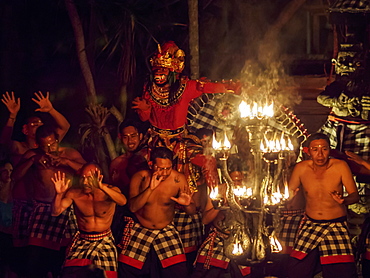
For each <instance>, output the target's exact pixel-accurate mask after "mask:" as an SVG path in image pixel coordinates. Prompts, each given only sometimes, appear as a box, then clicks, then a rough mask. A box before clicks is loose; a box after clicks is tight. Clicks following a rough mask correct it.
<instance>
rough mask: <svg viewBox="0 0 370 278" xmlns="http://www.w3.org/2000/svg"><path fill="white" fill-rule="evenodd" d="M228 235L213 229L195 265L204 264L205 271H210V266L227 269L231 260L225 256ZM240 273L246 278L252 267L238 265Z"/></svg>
mask: <svg viewBox="0 0 370 278" xmlns="http://www.w3.org/2000/svg"><path fill="white" fill-rule="evenodd" d="M225 238H227V235H225V234H222V233H221V232H219V231H217V229H216V228H214V227H213V228H211V230H210V231H209V234H208V237H207V238H206V239H205V241H204V242H203V244H202V245H201V247H200V248H199V250H198V255H197V258H196V259H195V262H194V264H196V263H200V264H203V267H204V269H209V268H210V266H214V267H219V268H223V269H227V268H228V266H229V263H230V259H229V258H228V257H226V256H225V255H224V239H225ZM238 268H239V270H240V273H241V274H242V275H243V276H245V275H248V274H249V273H250V267H248V266H242V265H238Z"/></svg>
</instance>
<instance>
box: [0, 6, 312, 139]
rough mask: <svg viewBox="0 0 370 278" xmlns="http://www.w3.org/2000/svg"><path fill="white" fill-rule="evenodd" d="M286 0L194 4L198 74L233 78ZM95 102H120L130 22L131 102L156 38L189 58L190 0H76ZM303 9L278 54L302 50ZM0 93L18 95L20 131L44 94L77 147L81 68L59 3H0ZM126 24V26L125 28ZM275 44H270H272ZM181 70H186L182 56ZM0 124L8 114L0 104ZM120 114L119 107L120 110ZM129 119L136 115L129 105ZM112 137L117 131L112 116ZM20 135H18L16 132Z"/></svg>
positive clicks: (83, 97) (82, 89)
mask: <svg viewBox="0 0 370 278" xmlns="http://www.w3.org/2000/svg"><path fill="white" fill-rule="evenodd" d="M288 2H289V1H287V0H279V1H274V0H265V1H255V0H244V1H237V0H234V1H232V0H230V1H229V0H227V1H222V0H218V1H217V0H215V1H212V0H209V1H202V0H200V1H199V24H200V29H199V33H200V55H201V58H200V59H201V60H200V72H201V76H207V77H208V78H210V79H212V80H220V79H221V78H238V77H240V76H238V75H239V74H240V71H241V69H242V67H243V65H244V61H245V60H247V59H253V58H255V55H256V49H257V47H258V45H257V42H258V41H259V39H260V38H261V36H262V34H263V33H264V31H265V30H266V28H267V26H268V25H269V24H271V23H272V22H273V21H274V20H275V19H276V18H277V16H278V15H279V13H280V12H281V10H282V9H283V8H284V7H285V6H286V3H288ZM75 3H76V7H77V9H78V12H79V16H80V18H81V21H82V24H83V28H84V32H85V42H86V49H87V53H88V56H89V62H90V64H91V65H92V69H93V75H94V80H95V86H96V91H97V95H98V99H99V101H100V102H101V103H103V105H104V106H106V107H110V106H111V105H113V104H114V105H116V106H117V105H118V106H119V101H118V99H119V98H120V93H119V90H120V86H121V77H122V71H120V70H119V68H120V60H121V58H122V56H123V55H122V53H123V52H124V51H127V41H128V40H127V37H128V34H127V32H125V30H127V29H125V28H127V24H132V23H133V25H132V26H133V32H134V35H133V37H132V38H133V40H132V45H133V49H134V53H135V55H133V56H134V58H135V59H134V60H135V63H136V68H135V70H134V74H133V75H132V76H133V78H132V79H131V80H130V82H129V84H128V91H129V93H128V95H127V101H128V103H130V102H131V100H132V99H133V98H134V97H136V96H139V95H140V94H141V88H142V85H143V82H144V80H145V78H146V77H147V75H148V73H149V70H148V58H149V57H150V55H151V53H153V51H155V49H156V41H157V42H160V43H163V42H164V41H166V40H174V41H175V42H176V43H177V44H178V45H179V46H180V48H182V49H184V50H185V52H186V54H188V53H189V46H188V28H187V24H188V13H187V1H185V0H180V1H176V0H173V1H170V0H166V1H159V0H158V1H149V0H141V1H130V0H126V1H118V0H117V1H112V0H105V1H103V0H100V1H82V0H76V1H75ZM300 13H302V11H300V12H298V13H297V15H296V16H295V17H294V18H293V20H292V24H290V27H289V26H288V27H286V28H285V29H284V30H283V31H284V33H283V34H282V35H281V36H279V39H281V40H284V44H281V45H283V47H282V51H285V52H289V53H292V52H297V54H299V53H300V52H304V47H305V42H304V37H302V36H304V35H303V34H301V33H299V32H300V31H302V28H304V27H303V23H302V20H299V18H302V14H300ZM0 15H1V19H0V22H1V24H0V28H1V31H0V34H1V44H0V63H1V64H0V65H1V71H0V92H1V93H4V92H5V91H14V92H15V94H16V96H18V97H21V99H22V102H21V103H22V107H21V110H22V111H21V112H22V113H20V115H19V117H18V118H19V120H18V122H17V124H18V125H17V126H18V128H16V131H17V130H18V133H19V126H20V124H21V123H22V120H23V119H24V117H26V115H30V113H32V111H33V110H34V109H35V108H37V105H36V104H34V103H33V102H32V101H31V97H32V96H33V93H34V92H35V91H42V92H45V93H46V91H49V92H50V94H51V97H50V98H51V100H52V102H53V104H54V106H55V108H56V109H57V110H59V111H60V112H62V113H63V114H64V115H65V117H66V118H67V119H68V120H69V121H70V123H71V129H70V131H69V132H68V134H67V136H66V138H65V140H64V141H65V142H64V143H65V144H67V145H72V146H78V143H79V136H76V135H77V132H78V128H79V125H80V124H81V123H83V122H86V120H87V115H86V113H85V112H84V108H85V106H86V86H85V83H84V80H83V78H82V75H81V71H80V68H79V64H78V60H77V56H76V51H75V40H74V36H73V31H72V27H71V22H70V19H69V17H68V13H67V11H66V8H65V5H64V1H40V0H32V1H25V0H23V1H21V0H13V1H12V0H8V1H6V0H3V1H1V3H0ZM125 26H126V27H125ZM271 47H274V44H273V43H272V44H271ZM187 58H188V59H187V67H186V69H185V72H187V73H189V70H188V69H189V65H188V63H189V57H188V56H187ZM0 107H1V108H0V117H1V118H0V119H1V121H0V124H1V125H3V124H4V123H5V120H6V118H7V116H8V112H7V110H6V108H5V106H4V105H3V104H1V106H0ZM118 108H119V109H120V110H124V109H125V108H124V107H118ZM127 113H128V115H133V112H132V111H131V110H130V108H129V107H128V111H127ZM109 124H110V125H111V127H110V128H111V131H112V133H113V134H112V135H113V136H115V135H114V131H115V128H116V126H115V125H116V122H115V121H114V119H110V122H109ZM16 135H17V132H16Z"/></svg>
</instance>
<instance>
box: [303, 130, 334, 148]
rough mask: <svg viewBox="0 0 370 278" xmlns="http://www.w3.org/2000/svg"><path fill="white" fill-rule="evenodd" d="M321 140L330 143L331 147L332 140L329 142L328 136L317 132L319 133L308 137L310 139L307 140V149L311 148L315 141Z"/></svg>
mask: <svg viewBox="0 0 370 278" xmlns="http://www.w3.org/2000/svg"><path fill="white" fill-rule="evenodd" d="M319 139H323V140H325V141H326V142H327V143H328V145H329V146H330V140H329V137H328V136H327V135H326V134H324V133H320V132H317V133H314V134H311V135H310V136H309V137H308V139H307V141H306V144H307V147H309V146H310V144H311V142H312V141H314V140H319Z"/></svg>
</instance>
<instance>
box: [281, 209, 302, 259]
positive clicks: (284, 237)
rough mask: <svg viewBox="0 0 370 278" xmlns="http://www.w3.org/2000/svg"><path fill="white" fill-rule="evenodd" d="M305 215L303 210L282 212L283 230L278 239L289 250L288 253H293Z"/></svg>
mask: <svg viewBox="0 0 370 278" xmlns="http://www.w3.org/2000/svg"><path fill="white" fill-rule="evenodd" d="M303 214H304V210H301V209H299V210H281V211H280V215H281V217H280V219H281V224H282V228H281V230H280V233H279V235H278V239H279V241H280V243H281V245H282V246H284V247H285V249H289V250H287V252H288V253H289V252H290V251H291V250H290V249H291V248H293V245H294V242H295V239H296V236H297V233H298V228H299V224H300V223H301V221H302V218H303Z"/></svg>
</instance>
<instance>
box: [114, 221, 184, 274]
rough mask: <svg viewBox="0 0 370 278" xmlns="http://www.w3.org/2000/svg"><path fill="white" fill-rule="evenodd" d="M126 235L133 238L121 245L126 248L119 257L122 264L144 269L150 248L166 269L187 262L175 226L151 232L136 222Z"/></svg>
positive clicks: (120, 245)
mask: <svg viewBox="0 0 370 278" xmlns="http://www.w3.org/2000/svg"><path fill="white" fill-rule="evenodd" d="M128 225H131V224H128ZM126 233H129V234H130V235H131V237H130V241H129V243H128V244H127V243H122V242H121V243H120V244H119V247H120V248H122V247H125V249H122V250H121V252H120V254H119V257H118V261H120V262H122V263H126V264H128V265H131V266H133V267H136V268H138V269H142V267H143V265H144V263H145V260H146V256H147V255H148V253H149V250H150V248H154V250H155V252H156V254H157V255H158V258H159V260H160V261H161V264H162V267H164V268H165V267H168V266H171V265H174V264H177V263H180V262H185V261H186V257H185V252H184V247H183V246H182V242H181V239H180V235H179V233H178V231H177V230H176V228H175V226H174V225H173V224H169V225H167V226H166V227H164V228H163V229H161V230H150V229H147V228H144V227H143V226H141V225H140V224H139V223H136V222H135V224H134V225H132V227H131V229H127V230H126ZM124 238H125V235H124V236H123V239H124Z"/></svg>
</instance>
